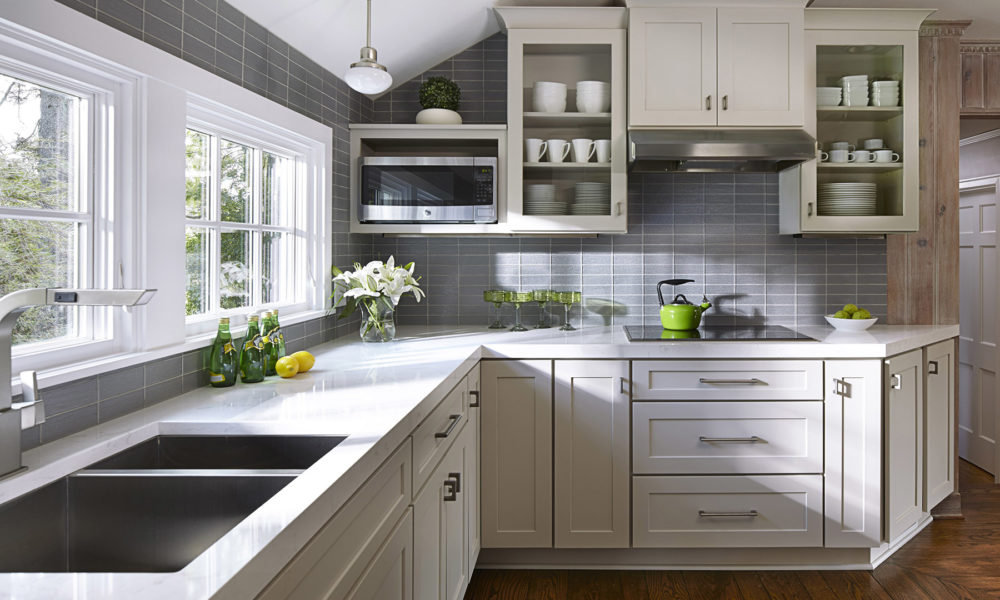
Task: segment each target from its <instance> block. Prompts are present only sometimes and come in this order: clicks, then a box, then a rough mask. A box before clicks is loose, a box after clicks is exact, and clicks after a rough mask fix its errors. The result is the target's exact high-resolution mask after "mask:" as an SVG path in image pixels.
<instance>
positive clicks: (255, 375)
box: [240, 315, 265, 383]
mask: <svg viewBox="0 0 1000 600" xmlns="http://www.w3.org/2000/svg"><path fill="white" fill-rule="evenodd" d="M257 320H258V317H257V315H250V323H249V324H248V325H247V336H246V338H244V339H243V356H241V357H240V381H242V382H243V383H257V382H258V381H264V371H265V367H264V352H263V343H262V342H261V337H260V327H259V326H258V323H257Z"/></svg>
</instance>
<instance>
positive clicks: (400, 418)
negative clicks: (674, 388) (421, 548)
mask: <svg viewBox="0 0 1000 600" xmlns="http://www.w3.org/2000/svg"><path fill="white" fill-rule="evenodd" d="M800 331H801V332H802V333H805V334H806V335H809V336H811V337H814V338H816V341H794V342H771V341H768V342H743V341H740V342H720V341H692V340H684V341H663V342H628V341H627V339H626V337H625V335H624V333H623V331H622V329H621V328H620V327H615V328H610V327H603V328H586V329H583V330H579V331H573V332H563V331H558V330H556V329H546V330H533V331H528V332H524V333H511V332H508V331H499V332H496V331H489V330H484V329H481V328H471V327H445V326H438V327H401V328H399V336H398V339H397V340H396V341H395V342H393V343H391V344H362V343H361V342H360V341H358V340H357V338H356V337H354V336H347V337H345V338H341V339H339V340H337V341H334V342H330V343H327V344H323V345H321V346H318V347H316V348H314V349H313V352H314V354H315V355H316V358H317V360H316V366H315V367H314V368H313V369H312V371H310V372H309V373H305V374H301V375H299V376H297V377H295V378H294V379H286V380H282V379H278V378H272V379H269V380H267V381H266V382H263V383H260V384H252V385H239V384H238V385H237V386H236V387H233V388H227V389H214V388H202V389H198V390H195V391H192V392H190V393H187V394H184V395H183V396H179V397H177V398H174V399H172V400H168V401H166V402H163V403H161V404H158V405H156V406H153V407H150V408H148V409H145V410H142V411H139V412H136V413H132V414H129V415H126V416H124V417H122V418H120V419H116V420H114V421H111V422H108V423H106V424H103V425H99V426H97V427H94V428H91V429H88V430H86V431H82V432H80V433H77V434H75V435H72V436H70V437H68V438H64V439H61V440H57V441H55V442H52V443H50V444H46V445H44V446H41V447H39V448H36V449H34V450H30V451H28V452H26V453H25V455H24V462H25V465H26V466H27V467H28V469H27V470H26V471H25V472H23V473H20V474H18V475H15V476H12V477H9V478H8V479H6V480H4V481H2V482H0V503H2V502H6V501H7V500H10V499H12V498H15V497H17V496H20V495H22V494H24V493H26V492H28V491H30V490H33V489H37V488H38V487H41V486H42V485H45V484H47V483H50V482H53V481H55V480H57V479H59V478H60V477H63V476H65V475H68V474H69V473H72V472H74V471H76V470H78V469H81V468H83V467H86V466H87V465H90V464H92V463H94V462H96V461H98V460H101V459H103V458H105V457H107V456H110V455H112V454H114V453H116V452H119V451H121V450H123V449H125V448H128V447H130V446H132V445H134V444H136V443H138V442H141V441H143V440H146V439H148V438H150V437H152V436H154V435H158V434H259V435H264V434H267V435H283V434H322V435H338V434H339V435H346V436H347V439H346V440H345V441H344V442H342V443H341V444H340V445H339V446H337V447H336V448H335V449H334V450H332V451H331V452H329V453H328V454H327V455H326V456H324V457H323V458H322V459H320V460H319V461H318V462H317V463H315V464H314V465H313V466H312V467H311V468H309V469H308V470H306V471H305V472H304V473H303V474H302V475H300V476H299V477H297V478H296V479H295V480H294V481H293V482H292V483H290V484H289V485H288V486H286V487H285V488H284V489H282V490H281V491H280V492H278V494H276V495H275V496H274V497H273V498H272V499H271V500H269V501H268V502H266V503H265V504H264V505H262V506H261V507H260V508H259V509H258V510H257V511H255V512H254V513H253V514H251V515H250V516H249V517H247V518H246V519H245V520H243V521H242V522H240V523H239V524H238V525H237V526H236V527H235V528H234V529H233V530H231V531H230V532H229V533H227V534H226V535H225V536H223V537H222V538H220V539H219V540H218V541H217V542H216V543H215V544H214V545H213V546H211V547H210V548H209V549H208V550H206V551H205V552H204V553H202V554H201V555H200V556H199V557H198V558H196V559H195V560H194V561H193V562H191V563H190V564H189V565H187V566H186V567H185V568H184V569H182V570H181V571H179V572H176V573H111V574H109V573H0V597H3V598H10V599H12V600H19V599H35V598H45V599H57V598H74V599H98V598H99V599H102V600H103V599H107V598H137V597H142V598H144V599H146V600H155V599H159V598H163V599H171V600H173V599H176V598H208V597H215V598H234V599H236V598H238V599H244V598H249V597H253V596H254V595H256V594H257V593H258V592H259V591H260V590H261V589H262V588H263V587H264V586H265V585H266V584H267V582H268V581H270V580H271V579H272V578H273V577H274V575H276V574H277V572H278V570H280V568H281V566H282V565H284V564H286V563H287V562H288V561H289V560H290V559H291V558H292V557H293V556H294V555H295V553H296V552H297V551H298V550H299V549H300V548H301V547H302V546H303V545H304V544H305V543H306V542H307V541H308V540H309V539H310V538H311V537H312V536H313V535H314V534H315V533H316V531H317V530H318V529H319V527H320V526H321V525H322V524H323V523H325V522H326V521H327V520H328V519H329V518H330V516H331V515H332V514H333V512H334V511H336V510H337V508H339V507H340V506H341V505H342V504H343V503H344V502H345V501H346V500H347V499H348V498H349V497H350V496H351V494H353V493H354V491H355V490H356V489H357V488H358V487H359V486H360V485H361V483H363V482H364V481H365V479H366V478H367V477H368V476H369V475H370V474H371V473H372V472H373V471H374V470H375V468H376V467H377V466H378V465H379V464H380V463H381V462H382V461H383V460H384V459H385V458H387V457H388V456H389V455H390V454H391V452H392V451H393V450H394V449H395V448H396V447H397V446H398V445H399V444H400V443H401V442H402V441H403V440H404V439H405V438H406V436H408V435H409V434H410V432H411V431H412V430H413V429H414V428H415V427H416V426H417V425H418V424H419V423H420V421H422V420H423V418H424V417H426V416H427V414H429V412H430V410H431V409H432V408H433V407H434V406H435V405H436V404H437V402H438V401H439V400H440V399H442V398H443V397H444V395H445V394H446V393H447V392H448V391H450V390H451V388H452V387H454V385H456V384H457V383H459V382H460V381H461V379H462V377H463V376H464V375H465V373H466V372H467V371H468V369H470V368H472V366H474V365H475V364H476V362H477V361H478V360H479V359H480V358H635V359H643V358H706V359H707V358H884V357H887V356H892V355H895V354H899V353H901V352H905V351H907V350H911V349H914V348H919V347H921V346H924V345H927V344H931V343H934V342H937V341H941V340H945V339H948V338H951V337H955V336H957V335H958V326H957V325H952V326H878V325H876V326H875V327H873V328H871V329H869V330H868V331H866V332H863V333H845V332H840V331H834V330H833V329H831V328H829V327H822V326H818V327H809V328H801V329H800Z"/></svg>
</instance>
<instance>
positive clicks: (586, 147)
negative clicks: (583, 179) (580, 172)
mask: <svg viewBox="0 0 1000 600" xmlns="http://www.w3.org/2000/svg"><path fill="white" fill-rule="evenodd" d="M596 151H597V146H596V145H595V144H594V140H590V139H587V138H577V139H575V140H573V162H578V163H585V162H590V159H591V157H593V156H594V152H596Z"/></svg>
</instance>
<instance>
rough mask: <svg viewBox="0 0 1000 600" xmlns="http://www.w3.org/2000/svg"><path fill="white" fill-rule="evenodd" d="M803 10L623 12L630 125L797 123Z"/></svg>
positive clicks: (800, 108) (800, 113)
mask: <svg viewBox="0 0 1000 600" xmlns="http://www.w3.org/2000/svg"><path fill="white" fill-rule="evenodd" d="M802 32H803V9H802V8H801V7H799V8H794V7H781V8H760V7H757V8H703V7H697V8H694V7H691V8H689V7H662V8H632V9H630V10H629V126H630V127H715V126H720V127H746V126H769V127H783V126H789V127H801V126H802V124H803V89H804V83H803V56H802V44H803V33H802Z"/></svg>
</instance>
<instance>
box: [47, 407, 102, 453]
mask: <svg viewBox="0 0 1000 600" xmlns="http://www.w3.org/2000/svg"><path fill="white" fill-rule="evenodd" d="M97 406H98V405H97V403H96V402H95V403H94V404H91V405H89V406H84V407H83V408H78V409H76V410H72V411H69V412H65V413H62V414H60V415H55V416H52V417H46V419H45V423H43V424H42V426H41V427H42V430H41V439H42V443H43V444H47V443H49V442H52V441H55V440H58V439H60V438H64V437H66V436H68V435H73V434H74V433H77V432H80V431H83V430H84V429H87V428H89V427H93V426H94V425H97V411H98V408H97Z"/></svg>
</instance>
